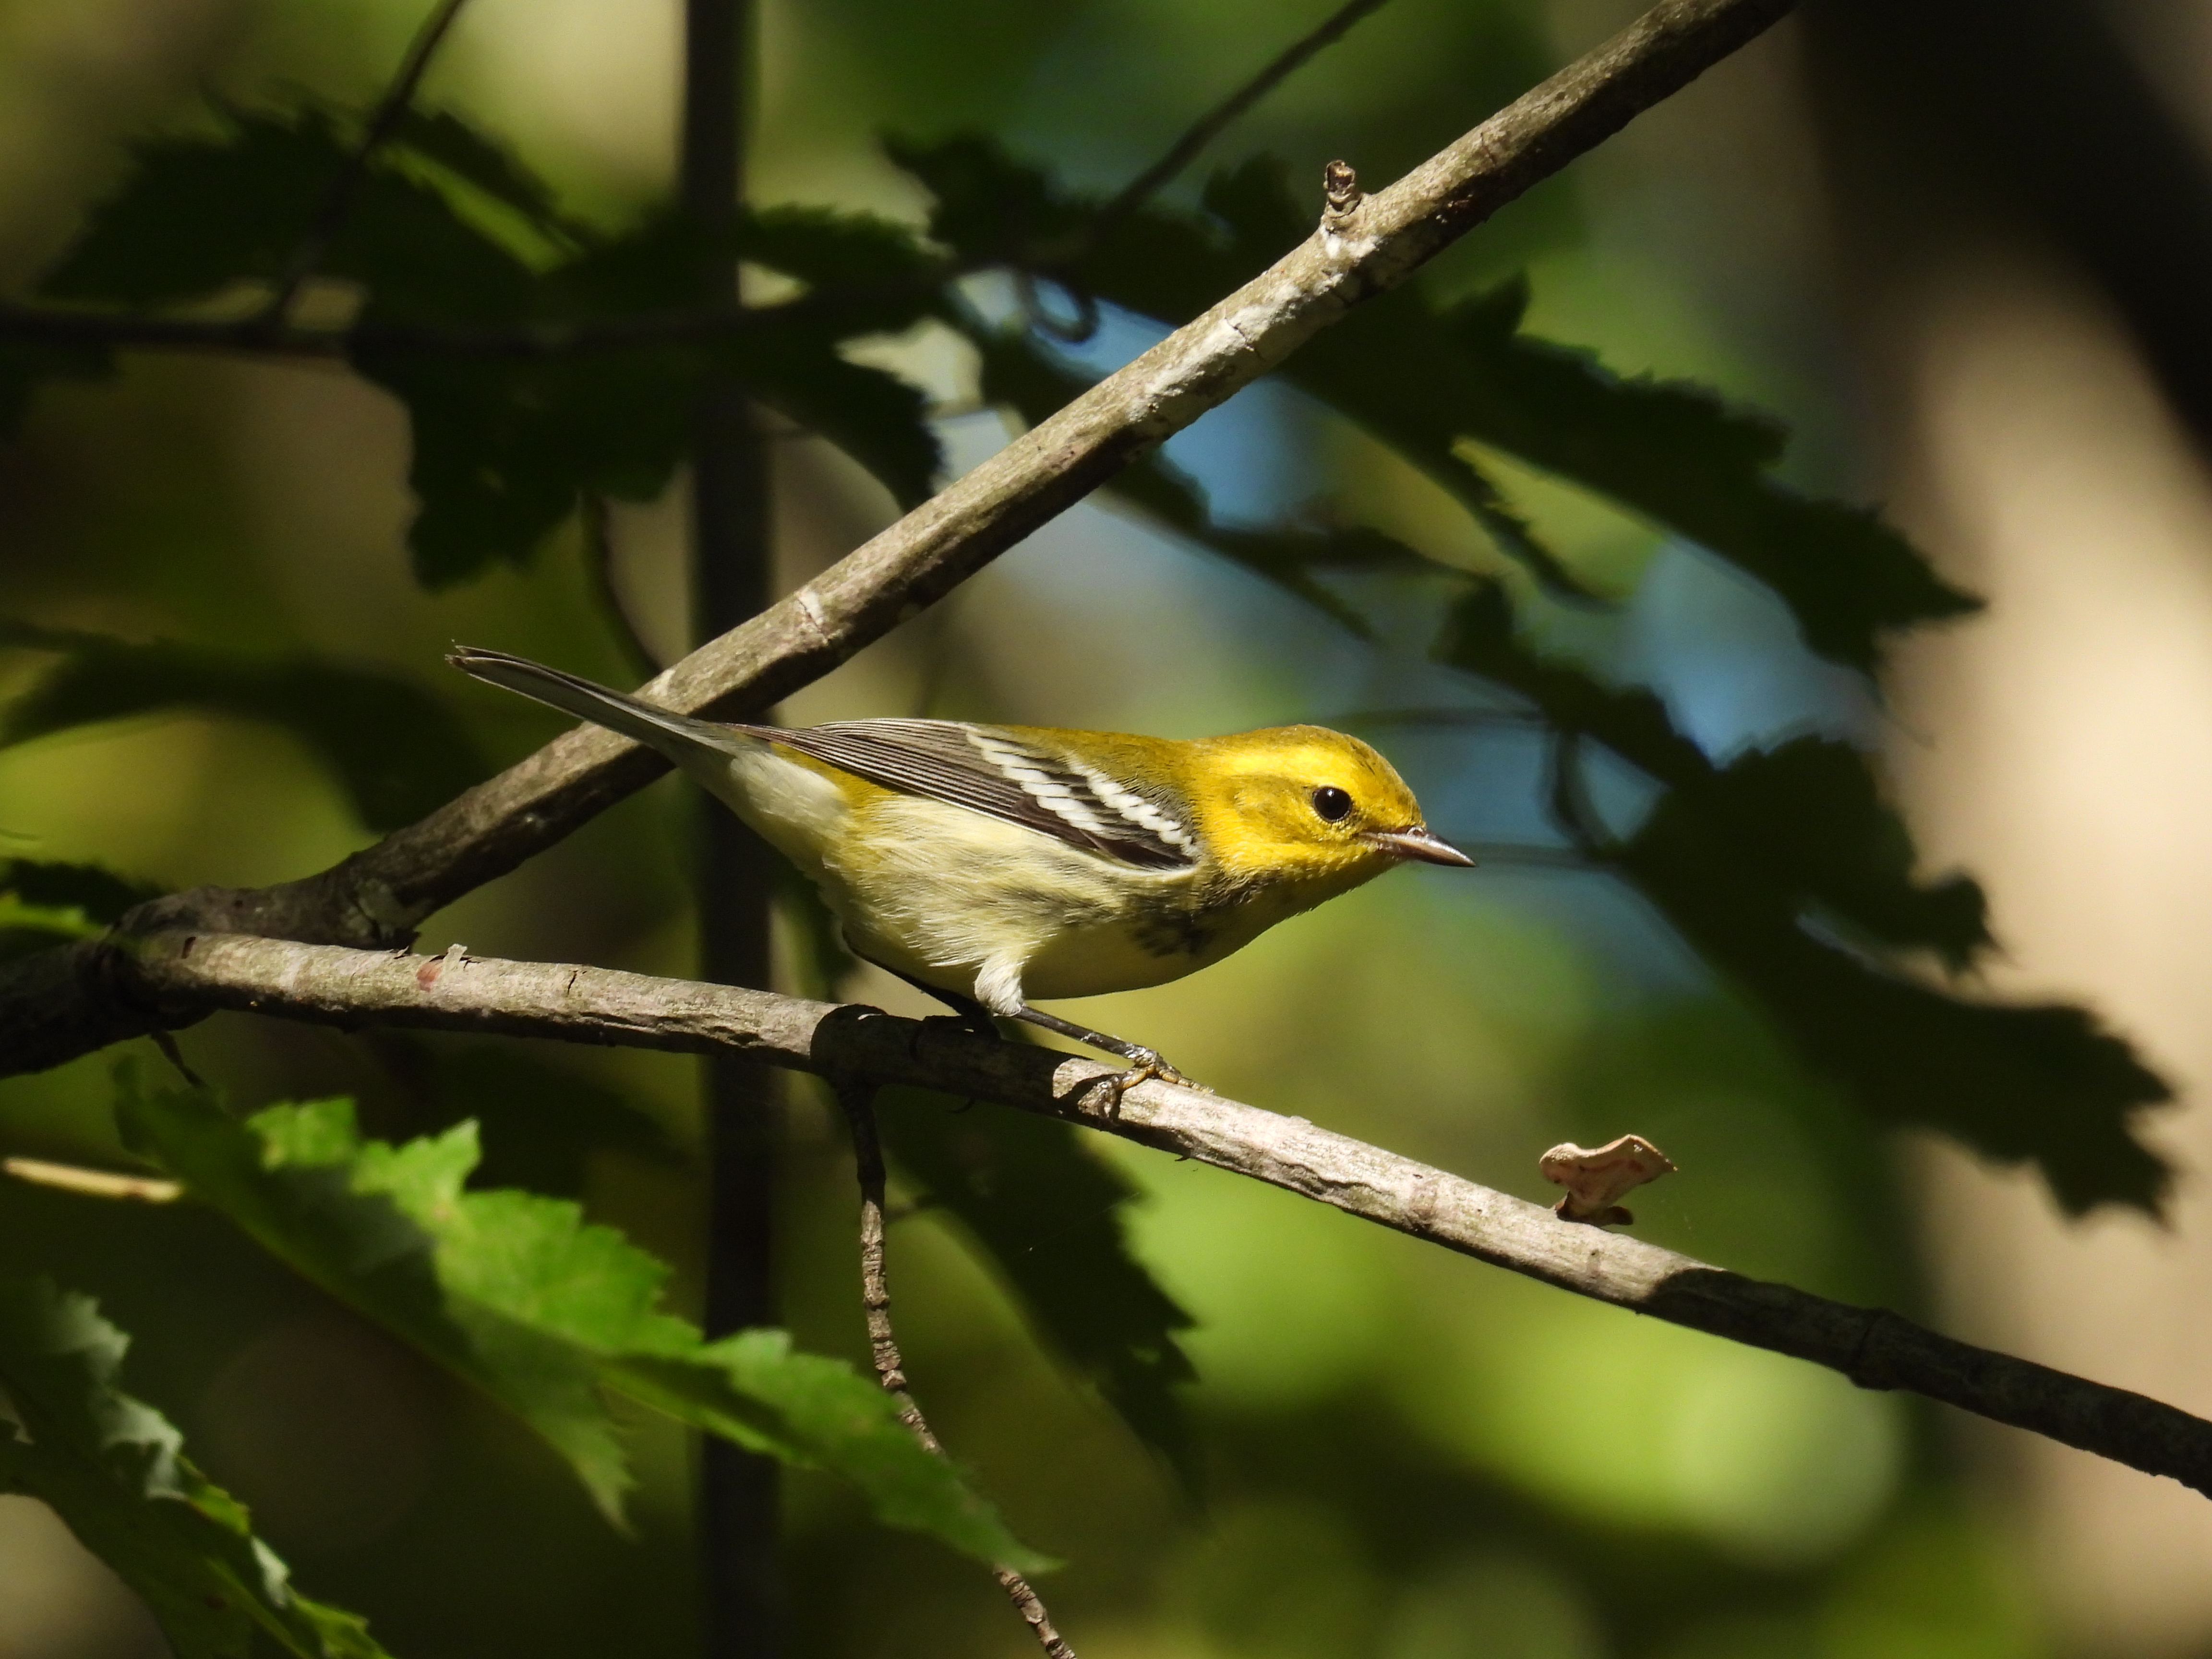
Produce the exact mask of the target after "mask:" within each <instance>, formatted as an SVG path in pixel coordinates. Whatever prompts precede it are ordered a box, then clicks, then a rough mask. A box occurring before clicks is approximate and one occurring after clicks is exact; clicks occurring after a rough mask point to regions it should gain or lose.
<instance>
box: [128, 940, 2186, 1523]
mask: <svg viewBox="0 0 2212 1659" xmlns="http://www.w3.org/2000/svg"><path fill="white" fill-rule="evenodd" d="M442 960H443V959H442V958H441V957H419V956H410V955H408V954H405V953H404V952H397V953H396V952H393V951H349V950H344V949H342V948H340V947H338V946H335V945H298V944H293V943H289V942H288V941H284V940H281V939H255V938H251V937H246V936H240V935H235V934H233V935H228V936H226V935H221V934H171V935H163V936H160V937H156V938H152V939H142V940H139V941H138V942H137V945H136V948H135V951H134V952H133V953H132V954H131V956H130V957H126V958H122V959H119V960H116V961H114V962H112V964H111V966H112V971H113V972H114V973H115V974H116V975H118V983H117V985H116V987H115V994H117V995H118V996H121V997H125V998H129V999H131V1000H137V1001H141V1002H143V1003H145V1004H148V1005H150V1006H155V1007H161V1008H166V1009H167V1010H168V1011H169V1014H170V1017H171V1018H175V1019H178V1020H183V1019H188V1018H195V1017H197V1015H198V1014H201V1013H204V1012H211V1011H213V1010H215V1009H218V1008H235V1009H244V1010H249V1011H252V1012H259V1013H263V1014H267V1015H272V1016H275V1017H277V1018H288V1019H298V1020H305V1021H308V1022H311V1023H313V1024H326V1025H340V1026H345V1027H349V1028H351V1027H357V1026H362V1025H377V1024H383V1025H395V1026H404V1027H413V1028H416V1029H422V1030H460V1031H477V1032H483V1033H487V1034H496V1035H505V1036H533V1037H544V1038H550V1039H553V1040H555V1041H559V1042H586V1043H596V1044H605V1045H613V1046H618V1047H623V1048H656V1049H661V1050H664V1051H669V1052H674V1053H682V1054H708V1053H717V1052H725V1053H728V1052H733V1053H738V1054H750V1055H752V1056H754V1057H755V1058H757V1059H758V1060H764V1061H766V1062H767V1063H769V1065H773V1066H787V1067H790V1068H792V1069H793V1070H797V1071H804V1072H812V1073H817V1074H820V1075H823V1076H829V1077H836V1078H854V1079H863V1078H864V1079H867V1080H868V1081H870V1082H872V1083H876V1084H884V1085H890V1084H908V1085H915V1086H918V1087H921V1088H928V1089H935V1090H939V1091H942V1092H944V1093H946V1094H950V1095H952V1096H954V1097H956V1098H967V1097H974V1098H976V1099H979V1100H990V1101H996V1102H998V1103H1000V1104H1001V1105H1006V1106H1013V1107H1017V1108H1018V1109H1021V1110H1023V1111H1028V1112H1036V1113H1038V1114H1040V1115H1044V1116H1049V1117H1057V1118H1060V1119H1061V1120H1062V1121H1066V1122H1070V1123H1076V1124H1079V1125H1081V1126H1082V1127H1085V1128H1091V1129H1096V1130H1099V1131H1101V1132H1103V1133H1107V1134H1112V1135H1118V1136H1121V1138H1122V1139H1127V1140H1132V1141H1134V1142H1136V1143H1138V1144H1139V1145H1140V1146H1150V1147H1152V1148H1155V1149H1156V1150H1158V1151H1161V1152H1168V1153H1170V1154H1172V1155H1173V1156H1175V1157H1177V1158H1194V1159H1196V1160H1198V1161H1200V1162H1201V1163H1206V1164H1213V1165H1214V1166H1215V1167H1217V1168H1218V1169H1223V1170H1231V1171H1233V1172H1235V1173H1237V1174H1239V1175H1243V1176H1250V1177H1251V1178H1253V1179H1254V1180H1257V1181H1264V1182H1267V1183H1268V1184H1269V1185H1271V1186H1276V1187H1280V1188H1284V1189H1285V1191H1288V1192H1293V1193H1297V1194H1302V1195H1303V1196H1304V1197H1307V1198H1310V1199H1314V1200H1317V1201H1319V1202H1321V1203H1323V1204H1328V1205H1331V1206H1334V1207H1335V1208H1337V1209H1339V1210H1342V1211H1344V1212H1346V1213H1347V1214H1350V1215H1356V1216H1360V1217H1363V1218H1365V1219H1367V1220H1369V1221H1373V1222H1376V1223H1378V1224H1379V1225H1383V1226H1385V1227H1389V1228H1392V1229H1394V1230H1395V1231H1399V1232H1402V1233H1407V1234H1410V1235H1412V1236H1413V1237H1416V1238H1421V1239H1425V1240H1427V1241H1429V1242H1430V1243H1435V1244H1440V1245H1442V1246H1443V1247H1444V1248H1445V1249H1450V1250H1455V1251H1458V1252H1460V1253H1461V1254H1462V1255H1471V1256H1474V1257H1475V1258H1476V1259H1477V1260H1479V1261H1487V1262H1489V1263H1491V1264H1492V1265H1493V1266H1496V1267H1505V1268H1509V1269H1510V1270H1511V1271H1513V1272H1515V1273H1525V1274H1527V1275H1528V1277H1529V1278H1532V1279H1541V1280H1542V1281H1543V1282H1544V1283H1546V1284H1547V1285H1553V1286H1555V1287H1557V1288H1559V1289H1560V1290H1566V1291H1573V1292H1575V1294H1577V1295H1578V1296H1587V1297H1595V1299H1597V1300H1598V1301H1601V1302H1607V1303H1611V1304H1613V1305H1614V1306H1616V1307H1622V1308H1628V1309H1632V1310H1635V1311H1637V1312H1638V1313H1644V1314H1650V1315H1651V1316H1654V1317H1655V1318H1659V1319H1664V1320H1668V1321H1669V1322H1673V1323H1674V1324H1677V1325H1683V1326H1686V1327H1688V1328H1691V1329H1692V1330H1700V1331H1705V1332H1707V1333H1709V1334H1712V1335H1715V1336H1721V1337H1726V1338H1728V1339H1729V1340H1731V1341H1735V1342H1744V1343H1748V1344H1750V1345H1751V1346H1754V1347H1761V1348H1769V1349H1771V1350H1773V1351H1774V1352H1778V1353H1785V1354H1791V1355H1794V1356H1796V1358H1800V1359H1808V1360H1810V1361H1812V1362H1813V1363H1814V1364H1820V1365H1826V1366H1827V1367H1829V1368H1830V1369H1832V1370H1838V1371H1840V1372H1842V1373H1843V1374H1844V1376H1848V1377H1850V1379H1851V1380H1852V1381H1853V1382H1855V1383H1858V1384H1859V1385H1860V1386H1861V1387H1862V1388H1869V1389H1911V1391H1913V1392H1914V1393H1916V1394H1921V1395H1926V1396H1927V1397H1928V1398H1929V1399H1931V1400H1939V1401H1943V1402H1945V1403H1946V1404H1948V1405H1952V1406H1956V1407H1959V1408H1960V1409H1961V1410H1964V1411H1970V1412H1974V1413H1978V1414H1980V1415H1981V1416H1984V1417H1986V1418H1989V1419H1992V1420H1994V1421H1996V1422H1999V1423H2007V1424H2010V1425H2012V1426H2014V1427H2015V1428H2021V1429H2026V1430H2027V1431H2030V1432H2032V1433H2035V1434H2040V1435H2044V1436H2046V1437H2049V1438H2051V1439H2053V1440H2056V1441H2058V1442H2060V1443H2063V1444H2065V1445H2069V1446H2075V1447H2079V1448H2080V1449H2082V1450H2084V1451H2089V1452H2094V1453H2096V1454H2097V1455H2099V1456H2101V1457H2109V1458H2111V1459H2112V1460H2113V1461H2114V1462H2119V1463H2124V1464H2127V1465H2128V1466H2129V1467H2130V1468H2137V1469H2141V1470H2142V1471H2144V1472H2145V1473H2146V1474H2160V1475H2167V1476H2170V1477H2172V1479H2174V1480H2179V1481H2181V1482H2183V1483H2184V1484H2185V1485H2187V1486H2192V1487H2194V1488H2195V1489H2196V1490H2197V1491H2198V1492H2203V1493H2205V1494H2207V1495H2208V1496H2212V1423H2208V1422H2205V1421H2204V1420H2203V1419H2199V1418H2195V1417H2191V1416H2190V1415H2189V1414H2188V1413H2185V1412H2182V1411H2178V1410H2176V1409H2175V1408H2174V1407H2171V1406H2167V1405H2164V1404H2161V1403H2160V1402H2159V1401H2154V1400H2149V1399H2146V1398H2145V1397H2143V1396H2142V1395H2137V1394H2130V1392H2128V1391H2127V1390H2126V1389H2115V1388H2111V1387H2108V1386H2106V1384H2104V1383H2092V1382H2088V1381H2087V1380H2085V1379H2084V1378H2081V1377H2078V1376H2069V1375H2067V1374H2066V1373H2065V1372H2063V1371H2057V1370H2051V1369H2049V1368H2048V1367H2045V1366H2042V1365H2038V1364H2033V1363H2032V1362H2030V1361H2028V1360H2025V1359H2018V1358H2014V1357H2012V1356H2011V1355H2008V1354H2002V1353H1996V1352H1991V1351H1990V1350H1989V1349H1986V1348H1978V1347H1975V1346H1972V1345H1971V1344H1968V1343H1965V1342H1958V1341H1954V1340H1952V1339H1951V1338H1949V1337H1946V1336H1942V1335H1939V1334H1936V1332H1934V1331H1931V1330H1929V1329H1926V1328H1924V1327H1922V1326H1919V1325H1916V1324H1914V1323H1913V1322H1911V1321H1910V1320H1908V1319H1904V1318H1901V1317H1899V1316H1897V1315H1895V1314H1893V1313H1889V1312H1887V1311H1885V1310H1881V1309H1873V1308H1856V1307H1852V1306H1850V1305H1849V1304H1845V1303H1841V1302H1832V1301H1830V1300H1828V1299H1827V1298H1826V1297H1820V1296H1814V1295H1812V1294H1810V1293H1809V1292H1808V1291H1800V1290H1796V1289H1794V1288H1792V1287H1791V1286H1790V1285H1771V1284H1763V1283H1761V1282H1759V1280H1757V1279H1746V1278H1743V1277H1742V1276H1741V1275H1740V1274H1736V1273H1729V1272H1726V1271H1724V1270H1723V1269H1721V1268H1718V1267H1711V1266H1709V1265H1707V1264H1706V1263H1705V1262H1702V1261H1695V1260H1693V1259H1692V1258H1691V1257H1689V1256H1686V1255H1678V1254H1676V1253H1675V1252H1674V1251H1672V1250H1668V1249H1661V1248H1660V1247H1659V1246H1657V1245H1656V1244H1650V1243H1645V1242H1644V1241H1643V1240H1641V1239H1636V1238H1629V1237H1622V1236H1620V1235H1619V1234H1613V1233H1607V1232H1604V1231H1600V1230H1598V1229H1595V1228H1592V1227H1589V1226H1585V1225H1581V1224H1579V1223H1576V1222H1569V1221H1562V1220H1561V1219H1559V1217H1557V1216H1555V1215H1553V1213H1552V1212H1551V1211H1549V1210H1547V1209H1545V1208H1542V1207H1541V1206H1537V1205H1534V1204H1528V1203H1524V1202H1523V1201H1522V1200H1519V1199H1517V1198H1513V1197H1510V1196H1508V1195H1507V1194H1504V1193H1500V1192H1496V1191H1493V1190H1492V1189H1491V1188H1486V1187H1481V1186H1478V1185H1476V1184H1475V1183H1474V1182H1471V1181H1467V1180H1463V1179H1462V1178H1461V1177H1459V1176H1455V1175H1451V1174H1449V1173H1447V1172H1446V1171H1444V1170H1438V1169H1435V1168H1432V1167H1431V1166H1430V1165H1427V1164H1419V1163H1416V1162H1414V1161H1413V1159H1411V1158H1401V1157H1400V1156H1398V1155H1397V1154H1396V1153H1395V1152H1387V1151H1385V1150H1384V1149H1383V1148H1382V1147H1379V1146H1369V1145H1367V1144H1366V1143H1364V1142H1362V1141H1358V1140H1354V1139H1352V1138H1351V1137H1350V1136H1348V1135H1340V1134H1335V1133H1331V1132H1330V1131H1328V1130H1327V1129H1323V1128H1320V1127H1316V1126H1315V1125H1314V1124H1312V1123H1310V1122H1307V1121H1305V1120H1304V1119H1302V1118H1285V1117H1281V1116H1278V1115H1276V1114H1274V1113H1273V1112H1266V1111H1262V1110H1261V1109H1259V1108H1257V1107H1255V1106H1246V1105H1243V1104H1240V1103H1237V1102H1236V1101H1233V1100H1228V1099H1225V1098H1224V1097H1221V1096H1219V1095H1212V1094H1206V1093H1201V1092H1199V1091H1193V1090H1188V1089H1180V1088H1174V1087H1170V1085H1165V1084H1160V1083H1145V1084H1139V1085H1138V1086H1137V1087H1135V1088H1133V1089H1132V1090H1130V1091H1127V1094H1126V1095H1124V1096H1123V1097H1122V1098H1121V1100H1120V1102H1119V1103H1115V1104H1111V1105H1109V1104H1108V1103H1107V1097H1108V1096H1109V1091H1106V1090H1103V1089H1102V1088H1101V1087H1100V1086H1099V1085H1101V1084H1103V1083H1104V1082H1106V1081H1107V1080H1108V1079H1112V1078H1115V1077H1117V1076H1119V1075H1120V1072H1119V1068H1118V1067H1115V1066H1101V1065H1099V1064H1097V1063H1096V1062H1095V1061H1091V1060H1083V1059H1079V1058H1077V1057H1075V1056H1072V1055H1068V1054H1059V1053H1056V1052H1054V1051H1052V1050H1048V1049H1044V1048H1036V1047H1033V1046H1031V1045H1030V1044H1028V1043H1021V1042H998V1041H995V1040H993V1039H990V1038H987V1037H983V1036H978V1035H975V1034H974V1033H970V1032H967V1031H963V1030H957V1029H956V1028H955V1026H954V1024H953V1023H952V1022H950V1021H941V1020H939V1021H928V1022H921V1021H916V1020H910V1019H900V1018H896V1017H894V1016H892V1015H890V1014H886V1013H884V1012H881V1011H880V1010H878V1009H873V1008H862V1007H857V1006H845V1007H838V1006H832V1005H829V1004H827V1003H820V1002H805V1001H801V1000H799V999H797V998H795V997H780V996H775V995H773V994H770V993H769V992H766V991H750V990H745V989H742V988H740V987H735V986H727V985H705V984H698V983H694V982H691V981H683V980H666V979H653V978H649V977H647V975H641V974H625V973H618V972H617V971H615V970H613V969H605V968H586V967H576V966H569V965H567V964H563V963H527V962H501V961H498V960H496V959H492V958H486V957H467V958H465V959H464V960H462V961H461V962H460V963H459V964H458V965H457V966H454V967H452V968H449V969H446V970H444V971H435V970H437V969H438V968H439V965H440V963H441V961H442ZM1533 1150H1534V1149H1532V1151H1533Z"/></svg>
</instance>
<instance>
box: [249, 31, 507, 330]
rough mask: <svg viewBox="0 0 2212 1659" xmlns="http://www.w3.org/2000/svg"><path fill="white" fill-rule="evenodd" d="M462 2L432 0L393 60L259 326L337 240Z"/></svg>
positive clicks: (280, 318) (277, 312) (296, 291)
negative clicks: (373, 107) (370, 112)
mask: <svg viewBox="0 0 2212 1659" xmlns="http://www.w3.org/2000/svg"><path fill="white" fill-rule="evenodd" d="M467 3H468V0H438V3H437V4H436V5H435V6H434V7H432V8H431V11H430V15H429V16H428V17H427V18H425V19H424V20H423V21H422V27H420V28H418V29H417V30H416V32H415V38H414V40H411V41H410V42H409V43H408V46H407V55H406V56H405V57H404V58H401V59H400V60H399V69H398V72H397V73H396V74H394V75H393V76H392V84H391V85H390V86H388V87H386V88H385V91H384V96H383V97H382V98H381V99H380V100H378V101H377V106H376V112H375V113H374V114H373V115H371V116H370V117H369V118H368V126H366V127H365V128H363V129H362V135H361V138H360V141H359V142H358V143H356V144H355V145H354V147H353V151H352V153H351V154H350V155H348V156H347V157H346V159H345V164H344V165H343V167H340V168H339V169H338V172H337V177H336V178H334V179H331V185H330V188H329V189H328V190H326V191H324V192H323V199H322V201H321V202H320V203H319V204H317V206H316V209H315V216H314V218H313V221H312V222H310V223H309V225H308V227H307V234H306V235H304V236H302V237H301V239H300V244H299V246H297V247H295V248H294V249H293V250H292V257H291V258H289V259H288V260H286V261H285V262H284V268H283V270H282V271H280V272H279V273H278V274H277V277H276V292H274V293H273V294H271V295H270V296H269V303H268V304H267V305H266V306H264V307H263V308H262V311H261V314H260V316H259V317H258V318H257V319H255V320H256V321H258V323H260V324H261V325H263V326H264V327H269V326H281V325H283V322H284V320H285V319H287V318H288V317H289V316H290V315H291V313H292V307H293V305H294V303H295V301H297V300H298V299H299V297H300V290H301V289H303V288H305V287H306V286H307V281H308V279H309V278H310V277H312V276H313V275H314V274H315V271H316V269H317V267H319V265H320V264H322V263H323V259H324V256H325V255H326V254H328V253H329V252H330V251H331V243H332V242H333V241H335V240H337V234H338V232H339V230H340V229H341V228H343V226H344V224H345V217H346V215H347V214H348V213H349V212H350V211H352V210H353V199H354V197H356V195H358V194H359V193H360V191H361V185H362V179H366V178H367V177H368V164H369V163H370V162H371V161H374V160H375V159H376V152H377V151H378V150H380V149H383V148H384V145H385V143H386V141H388V140H389V139H390V138H391V137H392V134H393V133H395V132H397V131H398V130H399V124H400V122H402V121H403V120H404V119H405V118H406V117H407V110H408V106H410V105H411V104H412V103H413V102H414V101H415V94H416V90H417V89H418V88H420V87H421V86H422V76H424V74H425V73H427V72H428V70H429V67H430V60H431V59H432V58H435V57H436V56H437V54H438V48H439V46H441V45H442V44H443V43H444V41H445V39H446V34H447V31H448V30H450V29H451V28H452V27H453V20H454V19H455V18H456V17H459V15H460V13H461V8H462V7H463V6H465V5H466V4H467Z"/></svg>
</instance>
